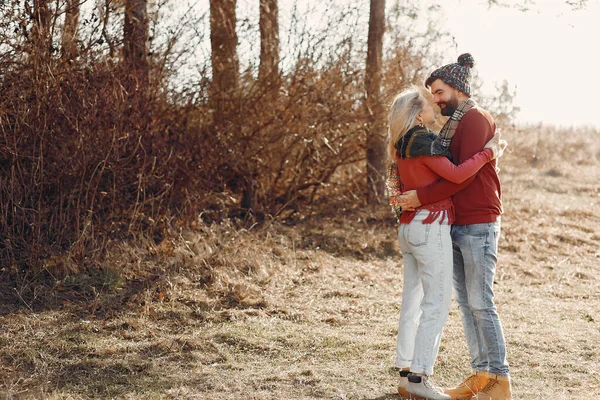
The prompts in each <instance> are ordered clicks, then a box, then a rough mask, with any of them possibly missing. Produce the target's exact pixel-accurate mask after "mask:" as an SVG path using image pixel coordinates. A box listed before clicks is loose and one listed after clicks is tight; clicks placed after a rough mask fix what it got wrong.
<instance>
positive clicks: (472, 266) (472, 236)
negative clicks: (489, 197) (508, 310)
mask: <svg viewBox="0 0 600 400" xmlns="http://www.w3.org/2000/svg"><path fill="white" fill-rule="evenodd" d="M451 232H452V247H453V254H454V296H455V298H456V302H457V303H458V307H459V309H460V312H461V316H462V322H463V328H464V330H465V336H466V339H467V345H468V346H469V353H470V355H471V367H472V368H473V370H475V371H489V372H490V373H492V374H499V375H505V376H508V374H509V368H508V362H507V360H506V343H505V340H504V334H503V332H502V325H501V323H500V318H498V313H497V312H496V305H495V304H494V290H493V285H494V275H495V273H496V263H497V261H498V257H497V254H498V238H499V236H500V218H498V220H497V221H496V222H492V223H486V224H472V225H454V226H453V227H452V231H451Z"/></svg>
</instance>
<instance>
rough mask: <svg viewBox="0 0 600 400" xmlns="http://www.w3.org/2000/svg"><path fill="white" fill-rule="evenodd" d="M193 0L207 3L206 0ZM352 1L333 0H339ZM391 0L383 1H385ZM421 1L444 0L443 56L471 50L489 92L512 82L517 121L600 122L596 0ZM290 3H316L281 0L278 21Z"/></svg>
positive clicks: (451, 58) (247, 7)
mask: <svg viewBox="0 0 600 400" xmlns="http://www.w3.org/2000/svg"><path fill="white" fill-rule="evenodd" d="M190 1H191V0H190ZM194 1H195V2H197V3H196V4H200V6H201V7H200V8H204V9H205V10H207V9H208V1H209V0H194ZM352 1H355V0H333V2H334V3H336V4H338V5H340V6H341V7H344V5H346V4H348V3H349V2H352ZM362 1H364V3H361V7H364V8H365V14H368V7H369V6H368V1H367V0H362ZM395 1H396V0H387V1H386V3H387V6H391V5H392V4H393V3H394V2H395ZM399 1H400V4H402V3H403V1H402V0H399ZM419 1H420V4H422V5H423V7H426V6H427V5H431V4H436V5H441V7H442V9H443V14H444V15H445V18H444V20H443V21H441V22H440V29H443V30H445V31H448V32H450V33H451V34H452V35H453V36H454V41H455V43H456V46H450V47H449V48H448V49H447V51H446V50H444V52H445V53H444V54H445V57H444V61H443V62H444V63H451V62H456V59H457V57H458V55H460V54H462V53H465V52H469V53H471V54H472V55H473V57H474V58H475V62H476V66H475V67H476V68H477V71H478V75H479V77H480V78H481V80H482V81H483V82H484V83H485V84H486V85H487V89H486V87H484V89H486V90H488V91H489V90H490V89H492V88H494V84H495V83H499V82H502V81H503V80H505V79H506V80H507V81H508V83H509V85H510V87H511V88H516V99H515V103H516V105H518V106H519V107H520V108H521V112H520V113H519V117H518V122H524V123H537V122H542V123H544V124H553V125H562V126H567V127H568V126H572V125H573V126H579V125H593V126H595V127H597V128H600V112H599V110H598V108H599V106H600V105H599V104H598V101H597V96H596V94H597V93H598V92H600V90H599V89H600V83H598V81H599V77H598V75H600V74H598V73H597V72H596V71H598V70H599V69H600V56H599V55H598V52H599V46H598V40H599V39H600V0H588V4H587V6H586V8H584V9H582V10H574V9H573V8H571V7H570V6H568V5H567V4H566V0H535V3H536V5H535V7H533V9H532V10H530V11H526V12H523V11H520V10H518V9H515V8H507V7H498V6H494V7H491V8H490V7H489V6H488V4H489V2H488V0H441V1H440V0H438V1H434V0H419ZM503 1H504V2H506V1H513V2H514V3H518V4H522V3H523V1H522V0H521V1H519V0H503ZM258 2H259V1H258V0H238V14H239V15H238V24H239V23H240V22H239V18H240V17H241V18H242V20H245V21H246V24H247V25H246V26H256V31H258ZM294 4H296V5H297V6H298V8H299V9H306V8H312V7H316V8H318V7H319V2H315V1H314V0H296V1H294V0H279V6H280V23H283V24H285V22H289V15H287V14H288V13H290V10H291V8H292V6H293V5H294ZM319 17H320V15H319V13H316V15H315V14H313V16H312V17H311V18H312V23H313V24H315V26H319V25H322V24H323V22H324V21H319ZM286 19H287V20H286ZM325 24H327V22H325ZM365 24H368V15H365V22H364V23H363V22H362V21H361V22H360V25H361V26H362V25H365ZM365 32H366V30H365ZM256 34H258V32H256ZM361 34H362V32H361ZM256 39H257V38H256ZM281 40H282V41H284V40H286V39H285V38H284V37H282V38H281ZM207 44H208V43H207ZM283 45H284V46H285V44H283ZM244 48H246V49H248V48H250V53H256V54H249V56H250V58H251V59H253V58H257V56H258V48H257V46H255V45H253V44H249V43H243V42H240V47H239V51H240V52H243V51H244V50H243V49H244ZM246 51H247V50H246ZM204 54H206V53H204ZM241 57H242V58H243V57H244V55H243V54H241Z"/></svg>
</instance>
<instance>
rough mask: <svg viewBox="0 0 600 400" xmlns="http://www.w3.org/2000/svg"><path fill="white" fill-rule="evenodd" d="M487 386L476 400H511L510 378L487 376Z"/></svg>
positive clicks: (478, 394) (494, 375)
mask: <svg viewBox="0 0 600 400" xmlns="http://www.w3.org/2000/svg"><path fill="white" fill-rule="evenodd" d="M488 376H489V379H488V382H487V384H486V385H485V387H484V388H483V389H481V391H480V392H479V393H477V396H475V397H473V398H474V399H477V400H512V393H511V387H510V378H509V377H508V376H504V375H496V374H489V375H488Z"/></svg>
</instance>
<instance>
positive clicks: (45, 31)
mask: <svg viewBox="0 0 600 400" xmlns="http://www.w3.org/2000/svg"><path fill="white" fill-rule="evenodd" d="M31 34H32V41H33V47H34V51H33V53H34V54H33V55H34V57H35V58H36V60H40V61H41V60H47V59H48V57H49V56H50V46H51V43H52V40H51V37H50V8H49V7H48V0H34V1H33V28H32V31H31Z"/></svg>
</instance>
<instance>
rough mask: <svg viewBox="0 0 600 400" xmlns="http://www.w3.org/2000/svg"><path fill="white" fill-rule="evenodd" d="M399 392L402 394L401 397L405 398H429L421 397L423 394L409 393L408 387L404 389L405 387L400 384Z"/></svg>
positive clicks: (413, 399) (408, 399)
mask: <svg viewBox="0 0 600 400" xmlns="http://www.w3.org/2000/svg"><path fill="white" fill-rule="evenodd" d="M398 394H399V395H400V398H402V399H403V400H429V399H427V398H425V397H421V396H417V395H415V394H412V393H408V391H406V389H404V388H403V387H400V386H398Z"/></svg>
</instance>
